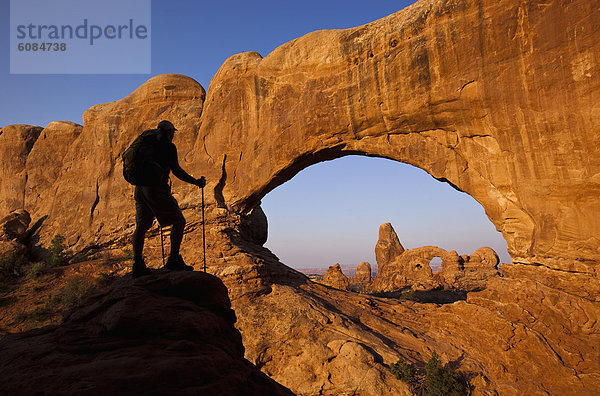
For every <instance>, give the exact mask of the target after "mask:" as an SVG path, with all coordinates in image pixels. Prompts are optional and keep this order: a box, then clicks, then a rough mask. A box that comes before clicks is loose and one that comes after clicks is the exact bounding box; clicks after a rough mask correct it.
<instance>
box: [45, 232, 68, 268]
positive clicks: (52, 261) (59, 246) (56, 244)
mask: <svg viewBox="0 0 600 396" xmlns="http://www.w3.org/2000/svg"><path fill="white" fill-rule="evenodd" d="M66 248H67V247H66V245H65V237H64V236H62V235H56V236H55V237H54V238H52V241H51V242H50V248H48V256H47V257H46V264H48V265H49V266H50V267H60V266H62V265H65V264H66V263H67V256H68V255H69V254H70V252H69V251H67V250H66Z"/></svg>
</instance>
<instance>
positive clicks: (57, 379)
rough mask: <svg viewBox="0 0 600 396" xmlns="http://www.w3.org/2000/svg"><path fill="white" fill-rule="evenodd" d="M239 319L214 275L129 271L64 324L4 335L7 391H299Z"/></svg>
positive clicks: (1, 351)
mask: <svg viewBox="0 0 600 396" xmlns="http://www.w3.org/2000/svg"><path fill="white" fill-rule="evenodd" d="M235 321H236V317H235V313H234V311H233V310H231V308H230V302H229V298H228V295H227V289H226V288H225V286H224V285H223V283H222V282H221V281H220V280H219V279H217V278H215V277H214V276H211V275H208V274H204V273H201V272H185V273H183V272H178V273H177V272H160V271H156V272H155V273H154V274H152V275H148V276H145V277H143V278H140V279H137V280H134V279H131V277H130V276H125V277H122V278H120V279H119V280H117V281H116V282H114V283H113V284H112V285H111V286H110V287H109V288H108V289H107V290H104V291H101V292H99V293H97V294H94V295H92V296H90V297H89V298H87V299H86V300H85V304H84V305H83V306H81V307H79V308H78V309H75V310H72V311H71V312H69V314H68V315H67V316H66V317H65V319H64V321H63V322H62V323H61V324H58V325H49V326H46V327H42V328H40V329H37V330H30V331H27V332H24V333H17V334H11V335H8V336H6V337H4V338H3V339H2V340H1V341H0V393H2V394H6V395H9V394H14V395H16V394H19V395H37V394H54V395H56V394H70V395H74V394H77V395H106V394H128V395H131V394H135V395H148V394H175V393H176V394H183V395H198V394H206V395H208V394H215V395H216V394H227V395H292V394H293V393H292V392H291V391H289V390H288V389H286V388H285V387H283V386H281V385H279V384H277V383H276V382H275V381H273V380H271V379H269V378H268V377H267V376H266V375H265V374H263V373H261V372H260V371H259V370H258V369H257V368H256V367H255V366H254V365H253V364H251V363H250V362H248V361H247V360H245V359H244V347H243V345H242V338H241V335H240V333H239V331H238V330H237V329H235V327H234V323H235Z"/></svg>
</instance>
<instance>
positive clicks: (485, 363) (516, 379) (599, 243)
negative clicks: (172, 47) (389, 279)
mask: <svg viewBox="0 0 600 396" xmlns="http://www.w3.org/2000/svg"><path fill="white" fill-rule="evenodd" d="M599 25H600V11H599V9H598V7H596V5H595V3H594V2H589V1H586V0H573V1H566V0H564V1H562V0H555V1H543V2H542V1H530V2H522V1H517V0H507V1H504V2H501V3H499V2H497V1H492V0H482V1H472V0H453V1H445V0H421V1H419V2H417V3H416V4H415V5H413V6H411V7H409V8H407V9H405V10H401V11H399V12H397V13H395V14H393V15H390V16H389V17H386V18H383V19H381V20H378V21H375V22H372V23H370V24H367V25H364V26H359V27H356V28H352V29H346V30H327V31H319V32H314V33H311V34H308V35H306V36H303V37H301V38H298V39H296V40H293V41H291V42H289V43H286V44H284V45H282V46H281V47H279V48H277V49H276V50H275V51H273V52H272V53H271V54H269V55H268V56H266V57H264V58H262V57H261V56H260V55H259V54H257V53H244V54H237V55H234V56H232V57H231V58H229V59H228V60H227V61H225V63H224V64H223V65H222V67H221V69H220V70H219V72H218V73H217V74H216V75H215V77H214V79H213V80H212V81H211V85H210V87H209V90H208V92H207V93H206V94H205V92H204V89H203V88H202V87H201V86H200V85H199V84H197V83H196V82H195V81H193V80H192V79H190V78H187V77H184V76H180V75H172V74H169V75H163V76H157V77H154V78H152V79H150V80H149V81H148V82H147V83H145V84H144V85H142V86H141V87H140V88H138V89H137V90H136V91H135V92H134V93H132V94H131V95H129V96H128V97H127V98H124V99H122V100H120V101H116V102H113V103H108V104H103V105H98V106H94V107H92V108H91V109H89V110H88V111H86V113H85V114H84V125H83V127H82V128H81V129H79V128H80V127H79V126H77V125H70V126H69V125H66V126H64V128H66V129H68V130H69V131H70V132H67V136H70V138H68V139H67V140H68V141H69V142H68V144H66V143H58V140H57V147H54V148H52V146H51V145H50V144H48V146H47V148H46V149H45V150H55V151H57V152H61V153H62V152H64V153H65V154H64V155H62V154H61V155H60V157H61V158H62V160H61V161H62V162H61V163H62V165H61V166H60V167H58V169H59V171H58V174H57V176H56V179H55V181H54V182H53V184H52V186H49V187H48V191H50V192H48V193H47V197H50V198H49V199H41V198H38V196H37V195H36V194H38V193H39V194H40V195H42V194H41V193H40V192H39V191H38V192H37V193H35V194H33V191H34V190H35V188H33V186H28V184H29V183H28V178H27V177H26V175H27V174H29V173H30V171H31V173H32V174H33V173H34V170H33V169H30V168H29V167H30V163H29V160H28V154H29V155H31V153H33V152H34V150H35V149H36V147H35V146H36V145H37V143H38V142H40V140H39V136H40V135H41V133H43V131H42V130H41V129H40V128H36V127H29V126H8V127H4V128H2V130H0V152H1V153H2V158H3V159H4V158H13V157H14V158H15V160H14V161H4V160H3V162H2V169H1V171H2V173H1V174H0V183H1V184H0V191H1V192H2V194H1V195H0V208H3V209H2V210H4V211H6V213H8V211H10V210H14V209H23V208H27V209H28V210H29V211H30V213H31V215H32V221H33V222H38V220H41V219H44V220H43V224H42V228H41V229H40V231H39V237H40V241H41V243H47V242H48V241H49V240H50V239H51V237H52V236H53V235H54V234H56V233H62V234H65V236H66V237H67V240H68V242H69V244H70V245H71V247H72V248H73V249H75V250H80V251H83V250H85V249H92V248H95V249H98V248H103V249H117V248H121V247H122V246H124V244H126V243H127V242H128V238H129V236H130V235H131V232H132V227H133V205H132V189H131V187H130V186H128V185H127V184H126V183H125V182H124V181H123V180H122V178H121V176H120V163H119V161H118V159H119V157H120V154H121V153H122V152H123V150H124V149H125V148H126V147H127V145H128V144H129V143H130V142H131V140H133V137H134V136H135V135H136V134H137V133H139V132H140V131H141V130H142V129H145V128H149V127H152V126H154V125H155V124H156V123H157V122H158V121H159V120H160V119H170V120H172V121H173V122H174V123H175V125H176V126H177V127H178V128H179V129H180V130H181V133H180V134H178V135H177V137H176V140H175V143H176V144H177V146H178V148H179V153H180V160H181V162H182V165H183V167H184V168H185V169H188V170H190V172H191V173H192V174H193V175H200V174H204V175H206V176H207V179H208V181H209V184H208V186H207V188H206V191H207V192H208V194H207V206H208V207H207V243H208V263H209V271H210V272H211V273H213V274H216V275H218V276H219V277H221V279H223V281H224V283H225V284H226V285H227V286H228V288H229V289H230V293H231V298H232V303H233V306H234V308H235V310H236V312H237V314H238V316H239V321H238V326H239V328H240V331H241V333H242V337H243V339H244V344H245V346H246V357H247V358H248V359H249V360H250V361H252V362H254V363H255V364H256V365H257V366H259V367H260V368H261V370H262V371H263V372H265V373H267V374H269V375H270V376H271V377H272V378H274V379H276V380H277V381H279V382H281V383H283V384H284V385H286V386H289V387H290V388H292V390H293V391H294V392H297V393H305V394H315V393H319V392H323V393H336V392H337V393H341V392H350V391H355V392H358V393H361V394H369V395H374V394H398V393H403V392H408V390H407V388H406V387H404V388H403V384H402V383H396V382H394V380H393V379H390V378H389V375H388V374H386V370H385V366H386V365H388V364H390V363H392V362H394V361H395V360H396V359H397V357H398V356H399V355H402V356H404V357H405V358H406V359H407V360H409V361H411V362H417V361H418V362H423V361H425V360H427V359H428V358H429V356H430V354H431V350H432V349H436V350H437V351H438V352H439V353H440V354H441V356H442V358H443V359H444V361H445V362H447V361H452V362H454V363H455V364H456V365H457V366H458V367H459V368H460V369H461V370H463V371H466V372H468V373H469V375H470V376H471V378H472V384H473V385H474V386H475V388H476V391H477V392H480V393H485V392H490V393H491V392H499V393H500V394H538V393H544V392H546V393H551V394H573V393H575V394H590V395H591V394H595V393H597V391H598V389H600V375H599V374H598V373H599V372H600V362H599V360H598V356H599V355H600V348H599V347H598V345H600V327H599V326H600V324H599V323H600V321H599V320H598V318H599V317H600V281H599V276H600V273H599V271H598V268H600V264H599V260H600V253H599V252H600V238H598V235H599V234H600V223H598V222H597V221H596V216H597V213H599V211H600V198H599V197H600V176H599V175H600V155H599V154H600V146H599V145H598V144H597V136H598V135H599V133H600V131H599V128H600V127H599V125H600V112H598V108H597V106H596V104H597V103H599V102H600V70H599V61H598V55H597V54H598V53H600V37H599V34H600V33H599V31H598V29H597V28H596V27H597V26H599ZM63 132H64V130H63ZM46 136H49V135H46ZM48 139H50V141H49V143H51V142H52V138H51V137H50V138H48ZM31 142H35V143H34V144H33V146H31ZM31 147H33V148H31ZM40 147H41V146H40ZM42 151H43V150H42ZM5 153H7V154H5ZM42 154H43V153H39V155H40V157H39V158H42V157H43V155H42ZM344 155H368V156H379V157H384V158H389V159H394V160H397V161H400V162H406V163H409V164H412V165H415V166H418V167H420V168H422V169H424V170H425V171H427V172H428V173H430V174H431V175H432V176H433V177H435V178H437V179H438V180H440V181H444V182H448V183H450V185H452V186H453V187H455V188H457V189H459V190H461V191H464V192H465V193H468V194H470V195H471V196H473V197H474V198H475V199H476V200H477V201H478V202H480V203H481V205H482V206H483V207H484V209H485V211H486V214H487V216H488V217H489V218H490V220H491V221H492V222H493V223H494V224H495V226H496V228H497V229H498V230H499V231H501V232H502V234H503V236H504V238H505V239H506V240H507V243H508V249H509V253H510V254H511V257H512V259H513V262H512V263H511V264H508V265H503V266H502V267H501V269H502V272H503V275H504V276H503V277H502V278H493V279H492V280H491V281H490V282H488V284H487V289H486V290H485V291H482V292H478V293H469V295H468V297H467V301H466V302H457V303H455V304H451V305H444V306H441V307H438V306H435V305H431V304H416V303H410V302H405V303H398V302H393V301H388V300H383V299H376V298H371V297H367V296H360V295H355V294H351V293H348V292H344V291H340V290H334V289H329V288H326V287H322V286H319V285H315V284H312V283H310V282H309V281H308V280H307V279H306V278H305V277H304V276H302V275H301V274H299V273H297V272H295V271H293V270H291V269H289V268H287V267H285V266H284V265H282V264H281V263H279V261H278V259H277V257H275V256H274V255H273V254H272V253H271V252H269V251H268V250H266V249H264V248H263V247H262V246H261V244H262V243H263V242H264V240H265V239H266V230H267V225H266V218H265V216H264V214H263V213H262V211H261V210H260V206H259V204H260V199H261V198H262V197H263V196H264V195H265V194H267V193H268V192H269V191H271V190H272V189H274V188H275V187H277V186H278V185H280V184H282V183H284V182H285V181H287V180H289V179H290V178H292V177H293V176H294V175H295V174H296V173H298V172H299V171H301V170H302V169H304V168H305V167H307V166H310V165H312V164H314V163H317V162H319V161H323V160H329V159H335V158H338V157H341V156H344ZM174 190H175V191H176V193H177V198H178V200H179V202H180V203H181V204H182V206H183V207H184V209H185V210H184V214H185V216H186V218H187V219H188V226H187V227H186V233H187V235H186V241H184V247H185V249H186V250H185V251H184V252H183V254H184V256H185V257H189V258H190V261H191V263H192V264H195V265H197V266H199V265H200V260H198V259H196V258H197V257H199V254H198V252H200V251H201V250H200V249H201V236H200V235H201V233H200V232H199V227H198V226H199V219H200V216H199V211H198V204H199V202H200V192H199V191H197V190H195V189H192V188H191V187H189V186H183V185H181V184H180V183H178V182H177V181H176V182H175V183H174ZM29 191H31V192H32V193H30V192H29ZM4 214H5V213H2V214H0V217H1V216H4ZM46 216H47V217H46ZM154 232H155V231H154ZM158 246H159V243H157V239H156V238H152V239H150V241H149V243H148V249H149V250H148V254H149V257H152V258H154V262H155V263H156V261H157V260H156V259H155V258H156V257H158V256H157V255H156V253H157V250H156V249H157V248H158ZM480 258H481V259H482V260H481V262H484V261H483V260H485V259H483V257H481V256H480ZM150 261H152V260H150ZM456 262H458V261H456ZM463 262H464V259H463ZM264 323H270V324H272V326H263V324H264ZM344 345H348V346H347V347H344ZM353 351H354V352H353ZM357 367H358V369H357ZM357 370H358V371H359V372H360V373H359V372H357ZM332 373H335V374H332ZM300 374H302V375H300ZM363 378H364V381H363V380H362V379H363Z"/></svg>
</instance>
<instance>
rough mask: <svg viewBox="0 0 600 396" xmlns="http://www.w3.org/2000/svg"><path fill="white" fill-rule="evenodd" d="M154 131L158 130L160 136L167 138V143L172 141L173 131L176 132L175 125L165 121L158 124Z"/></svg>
mask: <svg viewBox="0 0 600 396" xmlns="http://www.w3.org/2000/svg"><path fill="white" fill-rule="evenodd" d="M156 129H158V130H159V131H160V133H161V134H162V135H164V136H165V137H167V138H168V139H169V141H172V140H173V136H175V131H176V130H177V128H175V125H173V123H172V122H171V121H167V120H162V121H161V122H159V123H158V126H157V127H156Z"/></svg>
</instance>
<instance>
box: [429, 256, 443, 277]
mask: <svg viewBox="0 0 600 396" xmlns="http://www.w3.org/2000/svg"><path fill="white" fill-rule="evenodd" d="M429 268H431V272H434V273H435V272H440V271H441V270H442V258H441V257H440V256H435V257H434V258H432V259H431V261H429Z"/></svg>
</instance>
